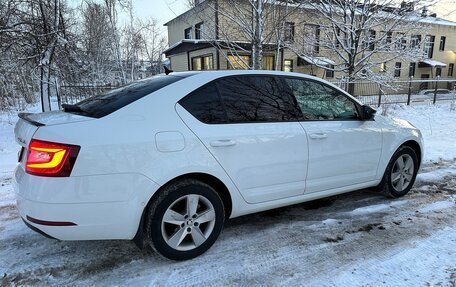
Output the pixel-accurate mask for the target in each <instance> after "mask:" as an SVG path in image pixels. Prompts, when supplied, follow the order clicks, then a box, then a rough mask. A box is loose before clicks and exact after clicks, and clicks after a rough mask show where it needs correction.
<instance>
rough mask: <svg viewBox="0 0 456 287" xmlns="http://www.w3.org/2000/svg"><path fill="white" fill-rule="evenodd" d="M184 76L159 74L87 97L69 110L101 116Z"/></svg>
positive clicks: (84, 114) (90, 115)
mask: <svg viewBox="0 0 456 287" xmlns="http://www.w3.org/2000/svg"><path fill="white" fill-rule="evenodd" d="M183 78H185V77H184V76H173V75H157V76H154V77H151V78H148V79H145V80H141V81H138V82H134V83H131V84H129V85H126V86H124V87H121V88H118V89H114V90H111V91H108V92H106V93H104V94H100V95H97V96H93V97H90V98H87V99H85V100H83V101H81V102H79V103H77V104H75V105H74V106H76V107H78V109H71V110H69V111H67V112H70V113H73V114H79V115H83V116H88V117H93V118H101V117H104V116H106V115H108V114H110V113H113V112H115V111H117V110H119V109H121V108H123V107H125V106H126V105H128V104H131V103H132V102H134V101H137V100H139V99H140V98H142V97H144V96H147V95H148V94H150V93H153V92H155V91H157V90H159V89H161V88H163V87H166V86H168V85H170V84H172V83H175V82H177V81H179V80H181V79H183Z"/></svg>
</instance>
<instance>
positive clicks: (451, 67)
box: [448, 64, 454, 77]
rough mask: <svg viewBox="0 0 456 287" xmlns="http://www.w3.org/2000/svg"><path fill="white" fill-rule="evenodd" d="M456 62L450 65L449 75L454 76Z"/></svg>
mask: <svg viewBox="0 0 456 287" xmlns="http://www.w3.org/2000/svg"><path fill="white" fill-rule="evenodd" d="M453 70H454V64H449V65H448V77H453Z"/></svg>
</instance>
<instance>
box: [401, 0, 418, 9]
mask: <svg viewBox="0 0 456 287" xmlns="http://www.w3.org/2000/svg"><path fill="white" fill-rule="evenodd" d="M401 10H402V11H403V12H413V11H414V10H415V3H414V2H413V1H411V2H406V1H402V3H401Z"/></svg>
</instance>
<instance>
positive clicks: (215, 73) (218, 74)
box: [170, 70, 322, 81]
mask: <svg viewBox="0 0 456 287" xmlns="http://www.w3.org/2000/svg"><path fill="white" fill-rule="evenodd" d="M170 75H174V76H182V77H189V76H195V75H208V76H209V75H210V76H211V77H213V78H219V77H223V76H235V75H271V76H293V77H300V78H307V79H313V80H318V81H321V80H322V79H321V78H318V77H315V76H311V75H307V74H302V73H294V72H283V71H270V70H211V71H186V72H172V73H170Z"/></svg>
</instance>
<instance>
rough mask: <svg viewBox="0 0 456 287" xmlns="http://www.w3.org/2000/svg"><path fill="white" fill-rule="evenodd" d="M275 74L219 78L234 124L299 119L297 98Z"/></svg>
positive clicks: (223, 96) (219, 85)
mask: <svg viewBox="0 0 456 287" xmlns="http://www.w3.org/2000/svg"><path fill="white" fill-rule="evenodd" d="M280 85H281V83H280V82H279V81H278V80H277V79H276V78H275V77H272V76H234V77H227V78H223V79H220V80H218V81H217V86H218V88H219V92H220V96H221V99H222V103H223V105H224V107H225V110H226V113H227V117H228V121H229V122H230V123H246V122H281V121H291V120H297V119H298V117H297V115H296V113H297V111H299V109H298V108H297V104H296V101H295V99H293V98H292V97H291V96H290V95H289V94H283V93H282V92H281V91H282V89H281V86H280Z"/></svg>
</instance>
